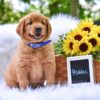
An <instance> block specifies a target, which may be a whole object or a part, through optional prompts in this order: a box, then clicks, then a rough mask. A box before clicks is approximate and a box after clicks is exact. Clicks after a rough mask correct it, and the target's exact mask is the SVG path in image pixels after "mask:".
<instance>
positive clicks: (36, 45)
mask: <svg viewBox="0 0 100 100" xmlns="http://www.w3.org/2000/svg"><path fill="white" fill-rule="evenodd" d="M50 42H51V40H48V41H44V42H40V43H37V44H34V43H31V42H29V43H27V45H28V46H30V47H31V48H33V49H34V48H39V47H42V46H44V45H46V44H48V43H50Z"/></svg>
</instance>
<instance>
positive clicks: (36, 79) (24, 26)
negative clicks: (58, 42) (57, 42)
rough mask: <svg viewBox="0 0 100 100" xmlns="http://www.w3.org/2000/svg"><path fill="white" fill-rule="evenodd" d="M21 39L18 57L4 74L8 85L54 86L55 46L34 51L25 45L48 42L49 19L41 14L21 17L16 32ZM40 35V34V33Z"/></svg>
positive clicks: (14, 58) (14, 57) (21, 87)
mask: <svg viewBox="0 0 100 100" xmlns="http://www.w3.org/2000/svg"><path fill="white" fill-rule="evenodd" d="M16 31H17V33H18V34H19V36H20V37H21V40H20V42H19V44H18V47H17V50H16V53H15V55H14V56H13V58H12V61H11V63H10V64H9V65H8V67H7V69H6V71H5V81H6V85H7V86H9V87H19V88H20V89H26V88H27V87H28V86H32V87H34V86H39V85H41V84H43V83H44V81H45V80H46V81H47V84H48V85H50V84H53V83H55V73H56V65H55V54H54V48H53V44H52V43H49V44H47V45H45V46H42V47H40V48H35V49H33V48H31V47H29V46H28V45H26V43H28V42H32V43H40V42H43V41H47V40H48V39H49V36H50V34H51V25H50V23H49V21H48V19H47V18H46V17H45V16H43V15H41V14H38V13H31V14H28V15H27V16H25V17H24V18H22V19H21V20H20V22H19V25H18V26H17V29H16ZM37 33H38V34H37Z"/></svg>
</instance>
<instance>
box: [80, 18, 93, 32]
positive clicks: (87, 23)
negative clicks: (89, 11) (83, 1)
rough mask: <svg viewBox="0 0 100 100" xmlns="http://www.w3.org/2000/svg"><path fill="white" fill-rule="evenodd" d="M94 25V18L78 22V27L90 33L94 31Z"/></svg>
mask: <svg viewBox="0 0 100 100" xmlns="http://www.w3.org/2000/svg"><path fill="white" fill-rule="evenodd" d="M93 27H94V22H93V20H89V19H86V20H82V21H81V22H80V23H79V24H78V28H79V29H80V30H82V31H87V32H88V33H90V32H91V31H92V29H93Z"/></svg>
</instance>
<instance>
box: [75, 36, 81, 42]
mask: <svg viewBox="0 0 100 100" xmlns="http://www.w3.org/2000/svg"><path fill="white" fill-rule="evenodd" d="M74 38H75V40H78V41H80V40H81V39H82V36H81V35H76V36H75V37H74Z"/></svg>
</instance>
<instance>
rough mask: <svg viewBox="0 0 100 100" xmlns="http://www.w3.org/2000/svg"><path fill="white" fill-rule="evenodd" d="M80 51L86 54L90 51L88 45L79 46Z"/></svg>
mask: <svg viewBox="0 0 100 100" xmlns="http://www.w3.org/2000/svg"><path fill="white" fill-rule="evenodd" d="M79 49H80V50H81V51H82V52H85V51H87V50H88V46H87V44H86V43H82V44H81V45H80V46H79Z"/></svg>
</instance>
